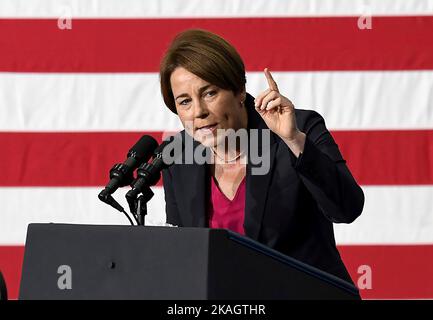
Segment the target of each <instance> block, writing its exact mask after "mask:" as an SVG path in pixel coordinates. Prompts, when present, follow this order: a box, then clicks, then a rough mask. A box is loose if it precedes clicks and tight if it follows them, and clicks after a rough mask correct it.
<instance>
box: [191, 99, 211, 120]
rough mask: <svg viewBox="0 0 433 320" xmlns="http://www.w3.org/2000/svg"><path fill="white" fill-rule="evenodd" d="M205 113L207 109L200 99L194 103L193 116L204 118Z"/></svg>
mask: <svg viewBox="0 0 433 320" xmlns="http://www.w3.org/2000/svg"><path fill="white" fill-rule="evenodd" d="M207 114H208V110H207V108H206V105H205V104H204V103H203V102H202V101H197V102H196V103H194V118H204V117H206V116H207Z"/></svg>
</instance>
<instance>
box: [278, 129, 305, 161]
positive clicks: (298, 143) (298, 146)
mask: <svg viewBox="0 0 433 320" xmlns="http://www.w3.org/2000/svg"><path fill="white" fill-rule="evenodd" d="M306 138H307V136H306V134H305V133H303V132H302V131H299V130H298V131H297V132H296V134H295V135H294V136H293V137H292V138H281V139H282V140H283V141H284V142H285V144H286V145H287V146H288V147H289V148H290V150H292V152H293V154H294V155H295V156H296V158H298V157H299V155H300V154H301V152H304V146H305V140H306Z"/></svg>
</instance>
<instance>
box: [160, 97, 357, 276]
mask: <svg viewBox="0 0 433 320" xmlns="http://www.w3.org/2000/svg"><path fill="white" fill-rule="evenodd" d="M245 105H246V107H247V109H248V129H251V128H256V129H259V130H262V129H267V126H266V123H265V122H264V121H263V119H262V118H261V116H260V115H259V114H258V113H257V111H256V110H255V108H254V98H253V97H252V96H251V95H250V94H248V93H247V99H246V103H245ZM295 112H296V122H297V125H298V128H299V130H301V131H302V132H304V133H305V134H306V136H307V139H306V142H305V147H304V152H303V153H302V154H301V155H300V156H299V157H298V158H296V156H295V155H294V154H293V153H292V151H291V150H290V149H289V147H288V146H287V145H286V144H285V143H284V141H282V140H281V139H280V137H279V136H278V135H276V134H274V133H273V132H271V137H270V141H271V144H270V148H269V153H270V159H271V164H270V171H269V173H268V174H265V175H252V174H251V168H252V167H253V164H252V163H250V162H248V164H247V168H246V195H245V220H244V230H245V234H246V236H248V237H250V238H252V239H254V240H257V241H259V242H261V243H263V244H265V245H267V246H269V247H271V248H273V249H276V250H278V251H280V252H282V253H284V254H286V255H288V256H291V257H293V258H295V259H298V260H300V261H302V262H305V263H307V264H310V265H312V266H314V267H317V268H319V269H321V270H324V271H326V272H329V273H331V274H334V275H336V276H337V277H340V278H342V279H344V280H346V281H349V282H352V280H351V278H350V276H349V274H348V272H347V270H346V268H345V266H344V264H343V262H342V260H341V258H340V255H339V252H338V250H337V248H336V244H335V239H334V230H333V226H332V224H333V223H351V222H352V221H354V220H355V219H356V218H357V217H358V216H359V215H360V214H361V212H362V209H363V206H364V193H363V191H362V189H361V188H360V187H359V186H358V184H357V183H356V181H355V179H354V178H353V177H352V175H351V173H350V171H349V169H348V168H347V166H346V161H345V160H344V159H343V157H342V156H341V154H340V151H339V149H338V146H337V144H336V143H335V142H334V139H333V138H332V136H331V134H330V133H329V131H328V130H327V129H326V126H325V122H324V119H323V118H322V116H321V115H320V114H319V113H317V112H315V111H311V110H301V109H296V111H295ZM179 134H180V135H181V136H182V139H185V130H183V131H182V132H181V133H179ZM188 137H189V136H188ZM197 145H199V142H197V141H195V140H194V148H196V147H197ZM259 148H261V141H260V140H259ZM259 150H260V149H259ZM162 174H163V182H164V191H165V201H166V214H167V223H170V224H173V225H177V226H183V227H208V217H207V212H206V211H207V210H206V205H207V201H208V197H209V190H210V189H209V188H210V171H209V166H208V165H206V164H202V165H199V164H195V163H194V164H174V165H172V166H171V167H169V168H168V169H165V170H163V172H162Z"/></svg>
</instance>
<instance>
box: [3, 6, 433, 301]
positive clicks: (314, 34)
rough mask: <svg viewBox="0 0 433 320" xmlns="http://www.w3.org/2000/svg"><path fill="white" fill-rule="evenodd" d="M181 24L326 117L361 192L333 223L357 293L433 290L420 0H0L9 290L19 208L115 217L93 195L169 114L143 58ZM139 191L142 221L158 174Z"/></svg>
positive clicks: (50, 215)
mask: <svg viewBox="0 0 433 320" xmlns="http://www.w3.org/2000/svg"><path fill="white" fill-rule="evenodd" d="M188 28H202V29H207V30H209V31H212V32H215V33H217V34H219V35H220V36H222V37H224V38H225V39H227V40H228V41H229V42H231V43H232V44H233V45H234V46H235V47H236V48H237V50H238V51H239V53H240V54H241V56H242V57H243V59H244V62H245V65H246V69H247V91H248V92H249V93H251V94H252V95H253V96H255V95H257V94H258V93H260V92H261V91H263V90H264V89H266V79H265V77H264V76H263V73H262V70H263V69H264V68H265V67H268V68H269V69H270V70H271V72H272V74H273V76H274V78H275V80H276V81H277V83H278V86H279V88H280V91H281V93H282V94H283V95H285V96H287V97H288V98H289V99H290V100H291V101H292V102H293V103H294V105H295V107H298V108H301V109H311V110H316V111H318V112H319V113H320V114H322V115H323V117H324V118H325V121H326V125H327V127H328V129H330V131H331V132H332V134H333V136H334V138H335V140H336V142H337V144H338V145H339V148H340V150H341V152H342V154H343V157H344V158H345V159H346V160H347V165H348V167H349V168H350V170H351V172H352V173H353V175H354V177H355V178H356V180H357V182H358V183H359V184H360V185H361V186H362V188H363V190H364V193H365V197H366V202H365V206H364V211H363V213H362V215H361V216H360V217H359V218H358V219H357V220H356V221H355V222H354V223H353V224H350V225H335V236H336V240H337V244H338V248H339V250H340V253H341V255H342V258H343V260H344V262H345V264H346V266H347V268H348V270H349V272H350V274H351V276H352V278H353V279H354V282H355V284H356V285H357V286H358V287H359V288H360V293H361V295H362V297H363V298H366V299H400V298H410V299H419V298H430V299H431V298H433V271H432V264H433V188H432V184H433V130H432V129H433V71H432V70H433V41H432V39H433V1H429V0H371V1H363V0H303V1H296V0H141V1H140V0H123V1H116V0H100V1H97V0H95V1H87V0H75V1H72V0H70V1H66V0H65V1H54V0H23V1H16V0H1V1H0V153H1V157H0V168H1V174H0V205H1V211H0V270H1V271H2V273H3V274H4V276H5V278H6V282H7V286H8V289H9V295H10V298H16V297H17V295H18V288H19V280H20V274H21V265H22V259H23V253H24V244H25V236H26V229H27V225H28V224H29V223H32V222H57V223H80V224H127V223H128V221H127V220H126V219H125V217H124V216H123V215H121V214H119V213H117V212H116V211H114V210H112V209H111V208H109V207H107V206H106V205H105V204H103V203H101V202H100V201H99V200H98V198H97V195H98V193H99V191H100V190H101V188H102V186H103V185H105V183H106V182H107V181H108V171H109V169H110V168H111V166H112V165H113V164H114V163H116V162H121V161H123V160H124V158H125V155H126V152H127V150H128V149H129V147H130V146H132V145H133V144H134V143H135V141H136V140H137V139H138V138H139V137H140V136H141V135H143V134H151V135H153V136H154V137H156V138H157V139H158V140H159V141H161V137H162V134H163V133H164V132H166V131H171V132H173V131H178V130H181V129H182V126H181V123H180V121H179V120H178V118H177V116H176V115H174V114H172V113H171V112H170V111H169V110H168V109H167V108H166V107H165V106H164V103H163V101H162V97H161V94H160V92H159V79H158V71H159V62H160V59H161V57H162V55H163V53H164V51H165V49H166V48H167V46H168V44H169V43H170V41H171V40H172V38H173V37H174V36H175V35H176V34H177V33H178V32H180V31H183V30H185V29H188ZM153 191H154V193H155V196H154V198H153V199H152V200H151V202H150V203H149V206H148V210H149V216H148V218H147V219H148V221H149V222H150V223H155V224H156V223H158V222H162V221H165V212H164V206H165V204H164V191H163V188H162V185H161V183H160V184H159V185H157V186H156V187H154V188H153ZM125 192H126V190H125V191H123V190H120V191H118V192H117V193H116V195H115V196H116V198H117V199H119V201H121V202H122V201H124V197H123V195H124V194H125ZM122 204H124V205H126V204H125V203H122Z"/></svg>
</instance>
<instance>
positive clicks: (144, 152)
mask: <svg viewBox="0 0 433 320" xmlns="http://www.w3.org/2000/svg"><path fill="white" fill-rule="evenodd" d="M157 147H158V142H157V141H156V140H155V139H154V138H152V137H151V136H148V135H144V136H142V137H141V138H140V140H138V141H137V143H136V144H134V146H133V147H132V148H131V149H130V150H129V151H128V154H127V156H126V157H127V159H126V160H125V162H123V163H117V164H115V165H114V166H113V167H112V168H111V170H110V181H109V182H108V183H107V185H106V186H105V188H104V190H102V191H101V192H100V193H99V195H98V198H99V199H100V200H101V201H102V202H105V203H106V204H108V205H110V206H112V207H113V208H115V209H117V210H119V211H120V212H123V213H125V210H124V209H123V207H122V206H121V205H120V204H119V203H118V202H117V201H116V200H114V198H113V197H112V194H113V193H114V192H115V191H116V190H117V189H118V188H121V187H124V186H127V185H130V184H131V183H132V182H133V181H134V175H133V173H134V170H135V169H137V168H138V167H139V166H140V165H141V164H142V163H143V162H147V161H148V160H149V159H150V157H151V156H152V154H153V153H154V151H155V149H156V148H157ZM128 219H129V216H128ZM129 220H130V219H129ZM130 222H132V221H131V220H130ZM131 224H132V223H131Z"/></svg>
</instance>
